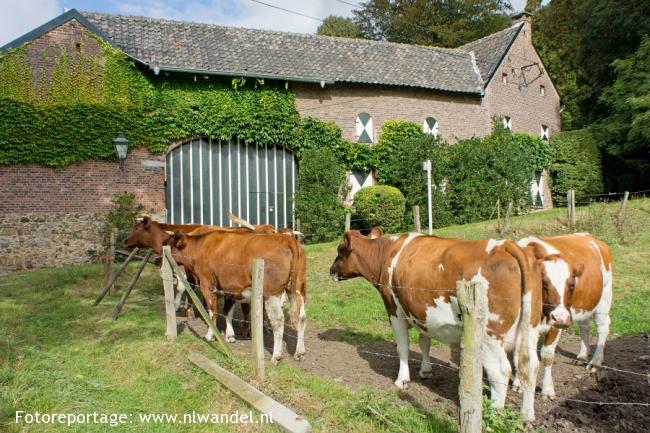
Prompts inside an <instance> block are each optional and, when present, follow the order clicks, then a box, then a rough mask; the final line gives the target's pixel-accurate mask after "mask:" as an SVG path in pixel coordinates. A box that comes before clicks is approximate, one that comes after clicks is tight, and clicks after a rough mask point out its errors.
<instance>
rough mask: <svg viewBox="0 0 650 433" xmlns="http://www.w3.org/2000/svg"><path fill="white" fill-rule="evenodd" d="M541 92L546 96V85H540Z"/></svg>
mask: <svg viewBox="0 0 650 433" xmlns="http://www.w3.org/2000/svg"><path fill="white" fill-rule="evenodd" d="M539 94H540V95H542V96H546V87H544V86H539Z"/></svg>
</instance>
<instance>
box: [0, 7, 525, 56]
mask: <svg viewBox="0 0 650 433" xmlns="http://www.w3.org/2000/svg"><path fill="white" fill-rule="evenodd" d="M260 1H262V2H264V3H268V4H273V5H276V6H279V7H282V8H285V9H290V10H293V11H297V12H301V13H303V14H305V15H309V16H312V17H316V18H321V19H322V18H325V17H327V16H328V15H340V16H351V15H352V12H351V11H352V9H353V6H351V5H349V4H346V3H357V2H358V1H359V0H260ZM511 3H512V6H513V8H514V10H516V11H519V10H522V9H523V7H524V5H525V3H526V0H511ZM71 8H75V9H77V10H82V11H93V12H107V13H116V14H123V15H144V16H148V17H153V18H167V19H174V20H185V21H196V22H202V23H214V24H223V25H228V26H236V27H249V28H260V29H269V30H281V31H291V32H301V33H315V32H316V29H317V28H318V25H319V24H320V21H318V20H315V19H310V18H306V17H301V16H297V15H292V14H290V13H287V12H284V11H281V10H278V9H274V8H271V7H268V6H265V5H262V4H259V3H256V2H255V1H254V0H0V46H2V45H4V44H6V43H8V42H10V41H12V40H14V39H15V38H17V37H20V36H22V35H23V34H25V33H27V32H29V31H30V30H33V29H34V28H36V27H38V26H39V25H41V24H43V23H45V22H47V21H49V20H51V19H52V18H54V17H56V16H58V15H60V14H61V13H63V11H64V9H65V10H67V9H71Z"/></svg>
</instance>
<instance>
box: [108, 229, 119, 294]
mask: <svg viewBox="0 0 650 433" xmlns="http://www.w3.org/2000/svg"><path fill="white" fill-rule="evenodd" d="M116 241H117V228H115V227H113V230H111V244H110V248H109V252H108V279H109V281H113V283H115V242H116ZM108 289H109V291H110V294H111V296H114V295H115V292H116V291H117V290H116V289H115V284H111V285H110V286H109V287H108Z"/></svg>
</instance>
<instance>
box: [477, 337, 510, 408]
mask: <svg viewBox="0 0 650 433" xmlns="http://www.w3.org/2000/svg"><path fill="white" fill-rule="evenodd" d="M483 347H484V350H485V352H484V358H483V359H484V362H483V367H484V368H485V371H486V373H487V375H488V380H489V381H490V398H491V400H492V406H493V407H495V408H497V409H498V408H502V407H503V406H504V405H505V402H506V394H507V393H508V381H509V380H510V375H511V374H512V367H510V361H508V356H507V355H506V351H505V350H504V348H503V345H501V343H500V342H499V340H497V339H496V338H495V337H492V336H487V338H486V339H485V345H484V346H483Z"/></svg>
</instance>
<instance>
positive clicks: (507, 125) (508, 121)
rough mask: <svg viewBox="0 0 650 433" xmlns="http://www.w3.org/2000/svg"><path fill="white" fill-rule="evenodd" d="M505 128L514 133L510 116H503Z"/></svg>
mask: <svg viewBox="0 0 650 433" xmlns="http://www.w3.org/2000/svg"><path fill="white" fill-rule="evenodd" d="M503 127H504V128H506V129H508V130H510V131H512V119H511V118H510V116H503Z"/></svg>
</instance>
